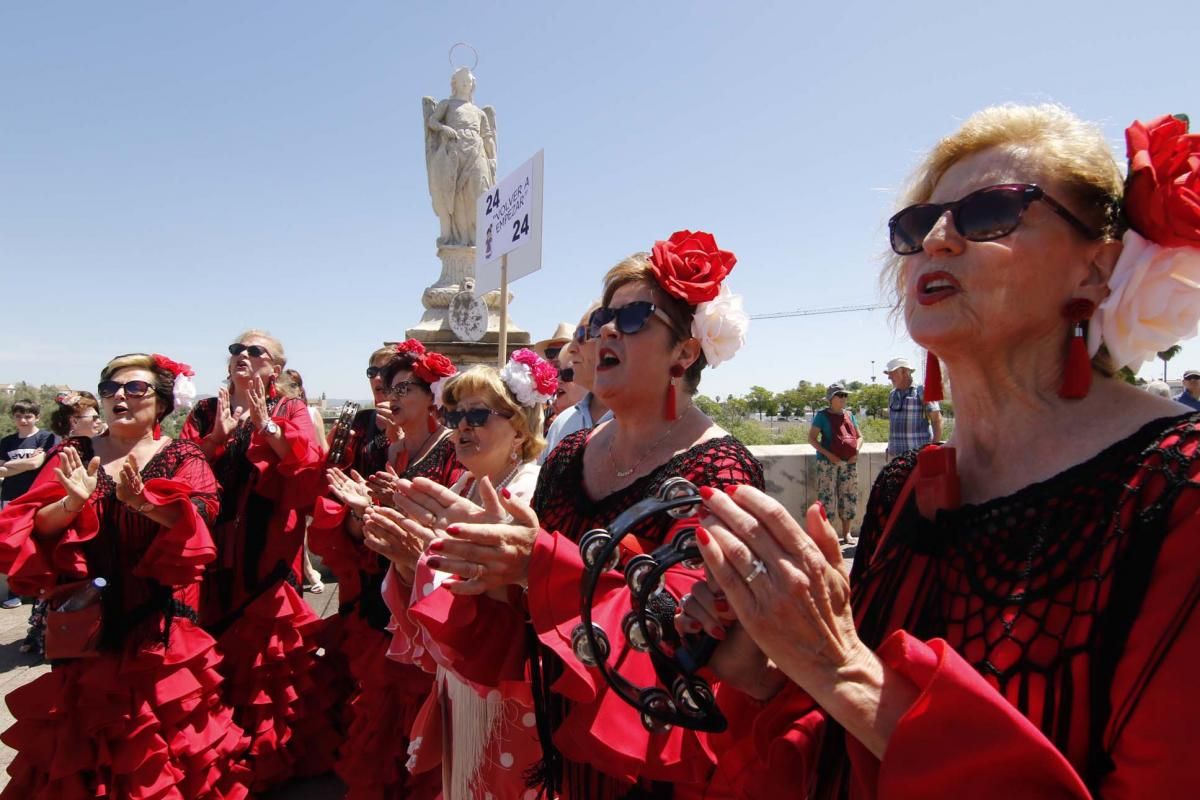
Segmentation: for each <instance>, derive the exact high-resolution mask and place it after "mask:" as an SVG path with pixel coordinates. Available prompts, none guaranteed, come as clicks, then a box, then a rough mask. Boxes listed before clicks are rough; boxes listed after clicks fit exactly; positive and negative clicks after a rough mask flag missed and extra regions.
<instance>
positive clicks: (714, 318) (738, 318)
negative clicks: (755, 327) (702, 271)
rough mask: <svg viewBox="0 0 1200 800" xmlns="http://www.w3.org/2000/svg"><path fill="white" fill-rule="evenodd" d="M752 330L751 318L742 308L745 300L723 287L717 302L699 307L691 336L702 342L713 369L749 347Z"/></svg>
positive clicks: (705, 354) (705, 355) (694, 317)
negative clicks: (747, 335)
mask: <svg viewBox="0 0 1200 800" xmlns="http://www.w3.org/2000/svg"><path fill="white" fill-rule="evenodd" d="M749 328H750V316H749V315H748V314H747V313H746V310H745V308H743V306H742V296H741V295H739V294H734V293H733V292H731V291H729V287H728V286H725V285H724V284H722V285H721V290H720V291H719V292H718V293H717V296H716V297H715V298H713V299H712V300H709V301H708V302H706V303H700V304H699V305H697V306H696V313H695V314H694V315H693V316H692V336H695V337H696V338H697V339H699V340H700V347H701V348H702V349H703V350H704V359H705V360H706V361H707V362H708V365H709V366H710V367H715V366H717V365H719V364H721V363H723V362H725V361H728V360H729V359H731V358H733V356H734V355H735V354H736V353H737V351H738V350H741V349H742V346H743V345H745V344H746V331H747V330H749Z"/></svg>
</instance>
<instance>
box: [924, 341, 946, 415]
mask: <svg viewBox="0 0 1200 800" xmlns="http://www.w3.org/2000/svg"><path fill="white" fill-rule="evenodd" d="M945 399H946V392H945V390H944V389H943V388H942V362H940V361H938V357H937V356H935V355H934V354H933V351H932V350H926V351H925V402H926V403H936V402H938V401H939V400H945Z"/></svg>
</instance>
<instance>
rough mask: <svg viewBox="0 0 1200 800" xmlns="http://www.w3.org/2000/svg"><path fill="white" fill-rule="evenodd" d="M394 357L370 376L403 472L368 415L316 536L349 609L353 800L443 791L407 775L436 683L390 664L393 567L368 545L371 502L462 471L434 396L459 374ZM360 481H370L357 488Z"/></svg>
mask: <svg viewBox="0 0 1200 800" xmlns="http://www.w3.org/2000/svg"><path fill="white" fill-rule="evenodd" d="M389 350H390V357H388V358H385V359H380V360H382V361H383V364H382V365H380V364H377V363H376V362H375V359H376V357H378V356H379V353H378V352H377V353H376V354H375V356H373V357H372V362H373V363H372V367H375V366H381V367H382V369H381V370H379V371H378V372H377V373H376V374H375V375H370V373H368V377H370V378H371V388H372V390H373V392H374V393H375V395H376V403H377V405H380V404H382V405H383V408H384V409H386V412H385V413H386V416H387V420H388V422H389V423H391V424H392V425H394V426H395V427H396V428H398V429H399V430H400V431H402V437H401V438H400V443H399V444H398V445H396V446H395V448H394V450H395V451H398V452H397V453H396V462H395V465H394V466H393V468H392V469H391V470H388V469H387V467H388V466H392V465H389V463H388V459H387V454H388V447H387V444H386V439H383V437H382V436H377V435H375V434H376V430H377V429H376V427H375V424H374V422H373V420H372V419H371V418H372V417H374V416H375V415H376V413H377V411H374V410H373V411H367V412H360V413H359V416H358V417H356V419H355V424H354V426H353V430H354V431H355V432H356V433H357V435H356V436H355V437H354V439H353V440H352V442H351V451H352V452H353V461H352V463H351V464H343V465H334V466H333V467H331V469H330V470H329V480H330V485H331V492H330V494H329V495H328V496H325V497H321V498H318V499H317V502H316V505H315V507H314V509H313V521H312V523H311V524H310V525H309V529H308V536H309V545H310V546H311V547H312V549H313V552H315V553H317V554H318V555H320V556H321V558H322V559H323V561H324V563H325V564H326V565H327V566H328V567H329V568H330V569H332V570H333V572H334V574H335V575H337V576H338V587H339V588H338V591H339V599H340V600H341V606H340V608H339V610H338V617H337V619H336V622H335V623H334V624H335V625H337V626H338V630H337V632H336V635H335V637H334V647H335V648H336V650H337V652H338V653H339V654H341V655H342V656H344V658H345V659H346V662H347V664H348V668H349V673H350V679H351V681H352V682H353V688H352V690H351V693H350V697H349V700H348V702H347V703H346V707H345V709H344V711H345V722H344V724H345V728H346V739H345V741H344V742H343V743H342V746H341V747H340V749H339V753H338V761H337V764H336V766H335V770H336V771H337V773H338V775H339V777H341V779H342V781H343V782H344V783H345V784H346V787H347V793H346V797H347V798H348V799H349V800H387V798H395V797H411V798H433V797H436V796H437V795H438V792H439V791H440V788H441V781H440V780H439V776H438V775H436V774H426V775H422V776H410V775H409V773H408V770H407V769H406V768H405V763H406V762H407V761H408V744H409V742H408V736H409V731H410V730H411V729H412V724H413V722H414V720H415V718H416V714H417V711H418V710H419V709H420V708H421V705H422V703H424V702H425V698H426V696H427V695H428V694H429V692H430V690H431V687H432V681H431V679H430V676H429V675H428V673H426V672H425V671H424V670H422V669H420V668H419V667H416V666H414V665H412V664H403V663H400V662H397V661H394V660H392V659H389V658H387V657H386V654H387V649H388V646H389V645H390V643H391V640H392V635H391V633H389V632H388V623H389V622H390V621H391V614H390V612H389V611H388V609H387V606H386V605H385V604H384V602H383V596H382V593H381V589H382V585H383V578H384V576H385V575H386V574H387V566H388V564H389V563H390V562H388V561H387V559H385V558H383V557H382V556H380V555H379V554H377V553H375V552H373V551H371V550H369V549H367V547H366V546H365V544H364V542H363V526H362V517H363V512H364V511H365V510H366V509H367V507H369V506H370V505H371V503H372V497H374V498H375V499H376V500H377V501H378V502H380V503H391V502H392V500H391V497H390V494H391V492H390V486H391V484H392V482H393V481H396V480H399V478H401V477H403V478H406V479H408V480H412V479H414V478H417V477H425V478H428V479H430V480H432V481H436V482H438V483H440V484H442V485H446V486H449V485H450V484H452V483H453V482H454V481H455V480H457V478H458V477H459V475H460V474H461V473H462V472H463V469H464V468H463V466H462V465H461V464H460V463H459V461H458V459H457V458H456V457H455V455H454V447H453V445H452V443H451V442H450V440H449V437H448V434H447V432H446V431H445V430H443V428H442V426H441V424H440V423H439V422H437V420H436V417H435V414H436V407H435V406H434V403H433V392H432V390H431V387H432V385H433V384H435V383H437V382H438V381H439V380H441V379H443V378H446V377H448V376H450V375H452V374H454V366H453V365H452V364H451V363H450V362H449V360H447V359H445V358H444V357H443V356H441V355H440V354H437V353H429V352H427V351H426V350H425V348H424V346H423V345H421V343H420V342H416V341H412V340H410V341H407V342H404V343H402V344H401V345H399V347H398V348H395V349H389ZM381 439H382V441H381ZM410 446H411V447H412V448H413V450H412V451H411V452H410V451H409V450H408V447H410ZM341 466H346V467H347V468H348V471H349V475H347V474H346V472H344V471H343V470H342V469H341V468H340V467H341ZM361 476H367V479H359V480H356V478H361ZM372 490H374V491H372ZM389 511H390V510H389Z"/></svg>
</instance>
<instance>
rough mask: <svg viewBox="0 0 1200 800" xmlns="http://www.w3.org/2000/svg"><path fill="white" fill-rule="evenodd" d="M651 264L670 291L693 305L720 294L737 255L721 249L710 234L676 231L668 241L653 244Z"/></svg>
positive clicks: (661, 284)
mask: <svg viewBox="0 0 1200 800" xmlns="http://www.w3.org/2000/svg"><path fill="white" fill-rule="evenodd" d="M650 263H651V265H652V269H653V271H654V277H655V278H656V279H657V280H658V285H659V286H661V287H662V288H663V289H664V290H665V291H666V292H667V294H669V295H671V296H672V297H677V298H679V299H680V300H683V301H684V302H685V303H687V304H689V305H693V306H694V305H699V304H700V303H707V302H708V301H709V300H712V299H713V298H714V297H716V296H717V293H718V292H719V291H720V290H721V281H723V280H725V276H726V275H728V274H729V272H730V271H731V270H732V269H733V265H734V264H736V263H737V256H735V255H734V254H733V253H730V252H729V251H728V250H721V249H719V248H718V247H717V240H716V239H714V238H713V236H712V234H711V233H705V232H704V231H696V232H695V233H692V232H691V231H677V232H675V233H673V234H671V238H670V239H667V241H665V242H655V243H654V249H653V250H652V251H651V252H650Z"/></svg>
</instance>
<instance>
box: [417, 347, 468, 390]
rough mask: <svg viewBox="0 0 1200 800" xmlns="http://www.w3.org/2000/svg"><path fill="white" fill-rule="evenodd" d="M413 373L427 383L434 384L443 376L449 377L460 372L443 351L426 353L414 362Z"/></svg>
mask: <svg viewBox="0 0 1200 800" xmlns="http://www.w3.org/2000/svg"><path fill="white" fill-rule="evenodd" d="M412 371H413V375H416V376H417V377H418V378H420V379H421V380H423V381H425V383H428V384H433V383H435V382H437V381H438V380H440V379H442V378H449V377H450V376H451V375H453V374H454V373H456V372H458V370H457V369H455V367H454V364H453V363H451V361H450V359H448V358H446V357H445V356H444V355H442V354H441V353H426V354H425V355H423V356H421V357H420V358H419V359H418V360H417V361H416V363H414V364H413V369H412Z"/></svg>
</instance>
